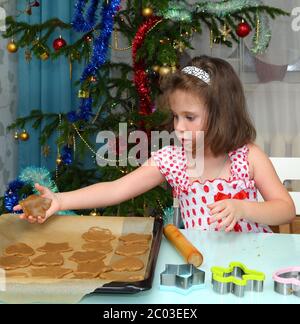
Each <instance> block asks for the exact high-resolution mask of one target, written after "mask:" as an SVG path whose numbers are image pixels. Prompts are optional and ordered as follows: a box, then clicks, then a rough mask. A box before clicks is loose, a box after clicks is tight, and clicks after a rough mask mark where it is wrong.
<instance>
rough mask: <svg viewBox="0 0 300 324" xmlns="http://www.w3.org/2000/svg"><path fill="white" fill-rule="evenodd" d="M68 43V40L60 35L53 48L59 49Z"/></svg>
mask: <svg viewBox="0 0 300 324" xmlns="http://www.w3.org/2000/svg"><path fill="white" fill-rule="evenodd" d="M66 45H67V42H66V41H65V40H64V39H63V38H62V37H61V36H60V37H59V38H56V39H55V40H54V42H53V48H54V49H55V51H59V50H60V49H61V48H63V47H64V46H66Z"/></svg>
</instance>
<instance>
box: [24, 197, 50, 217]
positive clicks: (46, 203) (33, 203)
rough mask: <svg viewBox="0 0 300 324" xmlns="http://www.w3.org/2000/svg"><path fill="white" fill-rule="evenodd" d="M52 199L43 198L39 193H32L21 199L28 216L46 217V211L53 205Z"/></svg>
mask: <svg viewBox="0 0 300 324" xmlns="http://www.w3.org/2000/svg"><path fill="white" fill-rule="evenodd" d="M51 202H52V200H51V199H48V198H42V197H41V196H38V195H31V196H29V197H27V198H26V199H24V200H22V201H20V205H21V207H22V210H23V212H24V214H25V216H26V217H28V216H33V217H42V218H45V217H46V211H47V210H48V209H49V208H50V206H51Z"/></svg>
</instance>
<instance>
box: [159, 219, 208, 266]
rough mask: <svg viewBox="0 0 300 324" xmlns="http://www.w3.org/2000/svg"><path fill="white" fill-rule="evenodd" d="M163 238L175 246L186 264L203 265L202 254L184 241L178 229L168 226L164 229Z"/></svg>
mask: <svg viewBox="0 0 300 324" xmlns="http://www.w3.org/2000/svg"><path fill="white" fill-rule="evenodd" d="M164 234H165V237H166V238H167V239H168V240H169V241H170V242H171V243H172V244H173V245H174V246H175V248H176V249H177V251H178V252H179V253H180V254H181V255H182V256H183V257H184V258H185V260H186V261H187V263H189V264H192V265H194V266H195V267H200V265H201V264H202V263H203V256H202V254H201V253H200V252H199V251H198V250H197V249H196V248H195V247H194V245H193V244H192V243H191V242H190V241H189V240H187V239H186V237H185V236H184V235H183V234H182V233H181V232H180V231H179V229H178V228H177V227H176V226H174V225H172V224H168V225H166V226H165V227H164Z"/></svg>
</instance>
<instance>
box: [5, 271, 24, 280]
mask: <svg viewBox="0 0 300 324" xmlns="http://www.w3.org/2000/svg"><path fill="white" fill-rule="evenodd" d="M5 275H6V277H7V278H28V277H29V275H28V274H27V273H25V272H13V271H7V272H6V273H5Z"/></svg>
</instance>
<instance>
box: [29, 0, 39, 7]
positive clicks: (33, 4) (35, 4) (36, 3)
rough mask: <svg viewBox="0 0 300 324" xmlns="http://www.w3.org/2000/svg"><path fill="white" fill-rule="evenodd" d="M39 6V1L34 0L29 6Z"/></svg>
mask: <svg viewBox="0 0 300 324" xmlns="http://www.w3.org/2000/svg"><path fill="white" fill-rule="evenodd" d="M39 6H40V3H39V2H38V1H34V2H33V3H32V4H31V7H39Z"/></svg>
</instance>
